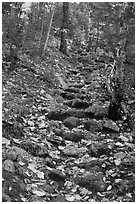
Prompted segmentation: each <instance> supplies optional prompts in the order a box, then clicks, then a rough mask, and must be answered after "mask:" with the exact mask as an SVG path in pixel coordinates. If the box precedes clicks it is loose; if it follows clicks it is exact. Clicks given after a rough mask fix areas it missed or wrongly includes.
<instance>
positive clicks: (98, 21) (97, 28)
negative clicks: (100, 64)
mask: <svg viewBox="0 0 137 204" xmlns="http://www.w3.org/2000/svg"><path fill="white" fill-rule="evenodd" d="M98 40H99V21H98V27H97V40H96V47H95V53H96V52H97V48H98Z"/></svg>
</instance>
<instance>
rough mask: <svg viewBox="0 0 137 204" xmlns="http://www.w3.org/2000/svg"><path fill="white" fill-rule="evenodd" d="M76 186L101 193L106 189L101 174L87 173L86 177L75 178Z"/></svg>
mask: <svg viewBox="0 0 137 204" xmlns="http://www.w3.org/2000/svg"><path fill="white" fill-rule="evenodd" d="M76 184H78V185H80V186H81V187H85V188H87V189H88V190H89V191H93V192H103V191H105V189H106V184H105V182H104V181H103V174H102V173H101V172H99V173H96V174H95V173H88V174H87V175H86V176H81V177H77V178H76Z"/></svg>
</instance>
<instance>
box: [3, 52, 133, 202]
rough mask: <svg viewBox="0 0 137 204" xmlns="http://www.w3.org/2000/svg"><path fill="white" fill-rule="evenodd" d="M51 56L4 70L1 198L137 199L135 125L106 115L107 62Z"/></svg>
mask: <svg viewBox="0 0 137 204" xmlns="http://www.w3.org/2000/svg"><path fill="white" fill-rule="evenodd" d="M55 55H56V53H55ZM45 61H46V62H44V63H45V64H41V65H39V63H37V66H36V67H35V71H33V70H34V69H31V70H30V69H29V70H28V69H27V68H25V67H22V65H21V67H20V68H21V69H18V70H17V71H14V72H12V73H11V74H6V72H4V73H3V124H2V125H3V140H2V147H3V155H2V159H3V174H2V177H3V180H2V182H3V201H5V202H17V201H18V202H44V201H47V202H114V201H117V202H120V201H122V202H134V200H135V197H134V196H135V195H134V188H135V183H134V180H135V169H134V168H135V151H134V148H135V145H134V141H135V138H134V130H133V131H131V130H130V129H129V127H128V125H127V124H126V123H124V122H123V121H122V120H119V121H112V120H111V119H109V118H108V109H109V105H110V97H109V96H108V94H107V92H106V89H105V80H106V73H105V69H104V67H105V65H104V63H100V62H95V61H92V60H90V62H89V61H88V62H87V61H86V62H85V61H84V60H83V61H82V60H81V63H77V64H76V63H72V62H70V61H68V59H63V58H61V57H60V58H59V56H56V57H55V56H53V59H51V57H50V56H48V57H47V60H45ZM51 67H52V68H54V69H55V70H56V74H53V73H52V72H48V70H50V68H51ZM54 69H52V70H54ZM57 70H58V72H57ZM127 79H128V77H127ZM129 81H131V80H129ZM131 86H132V87H131ZM128 88H129V90H130V91H129V92H130V95H129V98H128V105H129V108H130V109H131V111H132V115H133V117H134V85H133V84H130V86H128ZM131 93H132V94H131Z"/></svg>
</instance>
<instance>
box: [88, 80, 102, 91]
mask: <svg viewBox="0 0 137 204" xmlns="http://www.w3.org/2000/svg"><path fill="white" fill-rule="evenodd" d="M100 87H101V86H100V84H99V83H98V82H97V81H93V82H92V83H91V85H90V90H91V91H92V90H94V89H95V88H100Z"/></svg>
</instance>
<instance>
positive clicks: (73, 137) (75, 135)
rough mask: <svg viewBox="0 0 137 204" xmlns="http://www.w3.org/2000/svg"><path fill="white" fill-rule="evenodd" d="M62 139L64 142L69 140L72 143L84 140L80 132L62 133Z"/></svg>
mask: <svg viewBox="0 0 137 204" xmlns="http://www.w3.org/2000/svg"><path fill="white" fill-rule="evenodd" d="M63 138H64V139H65V140H70V141H73V142H79V141H80V140H81V139H83V138H84V135H83V133H82V132H74V131H71V132H67V131H66V132H64V134H63Z"/></svg>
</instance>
